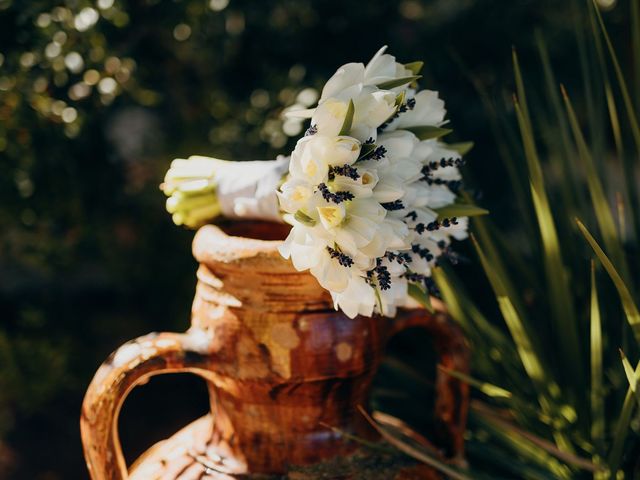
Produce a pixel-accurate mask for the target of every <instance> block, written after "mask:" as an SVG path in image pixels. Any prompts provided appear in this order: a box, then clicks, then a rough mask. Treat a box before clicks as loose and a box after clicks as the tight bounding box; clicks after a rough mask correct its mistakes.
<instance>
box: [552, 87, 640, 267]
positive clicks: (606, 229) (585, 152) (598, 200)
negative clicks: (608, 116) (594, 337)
mask: <svg viewBox="0 0 640 480" xmlns="http://www.w3.org/2000/svg"><path fill="white" fill-rule="evenodd" d="M562 96H563V98H564V102H565V106H566V108H567V114H568V115H569V123H570V125H571V129H572V130H573V135H574V137H575V140H576V144H577V145H578V153H579V156H580V160H581V162H582V164H583V166H584V169H585V173H586V177H587V185H588V186H589V193H590V194H591V203H592V205H593V209H594V211H595V214H596V220H597V222H598V228H599V229H600V233H601V234H602V237H603V239H604V245H605V248H606V249H607V251H609V252H610V254H611V255H612V257H613V261H614V264H615V265H616V266H618V268H621V269H622V273H623V277H624V278H625V279H628V278H629V274H628V272H627V271H626V270H627V261H626V256H625V253H624V250H623V249H622V245H621V243H620V239H619V238H618V230H617V229H616V224H615V221H614V219H613V213H611V209H610V208H609V202H608V201H607V198H606V196H605V194H604V189H603V187H602V183H601V182H600V176H599V175H598V172H597V171H596V168H595V166H594V163H593V158H592V157H591V153H590V152H589V147H587V143H586V141H585V139H584V136H583V135H582V131H581V130H580V125H579V123H578V118H577V117H576V114H575V111H574V110H573V105H572V104H571V100H570V99H569V95H567V91H566V90H565V89H564V87H562Z"/></svg>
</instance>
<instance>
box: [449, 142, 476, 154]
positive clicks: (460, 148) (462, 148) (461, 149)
mask: <svg viewBox="0 0 640 480" xmlns="http://www.w3.org/2000/svg"><path fill="white" fill-rule="evenodd" d="M473 145H474V143H473V142H460V143H450V144H448V145H447V148H448V149H449V150H453V151H454V152H456V153H459V154H460V155H466V154H467V153H469V151H470V150H471V149H472V148H473Z"/></svg>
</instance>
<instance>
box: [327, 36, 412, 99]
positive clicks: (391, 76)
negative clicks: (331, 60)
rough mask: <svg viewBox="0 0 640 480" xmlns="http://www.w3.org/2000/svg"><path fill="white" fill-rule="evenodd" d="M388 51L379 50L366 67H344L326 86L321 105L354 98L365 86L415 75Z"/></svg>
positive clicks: (347, 65) (358, 65)
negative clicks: (340, 99)
mask: <svg viewBox="0 0 640 480" xmlns="http://www.w3.org/2000/svg"><path fill="white" fill-rule="evenodd" d="M386 49H387V47H386V46H384V47H382V48H381V49H380V50H378V52H376V54H375V55H374V56H373V58H372V59H371V61H370V62H369V63H368V64H367V66H366V67H365V66H364V65H363V64H362V63H347V64H345V65H342V66H341V67H340V68H339V69H338V70H337V71H336V73H335V74H334V75H333V76H332V77H331V78H330V79H329V81H328V82H327V83H326V84H325V86H324V88H323V89H322V95H321V96H320V102H319V103H320V104H322V103H323V102H324V101H325V100H326V99H328V98H331V97H338V98H353V97H354V96H355V95H357V93H359V89H361V88H362V86H364V85H379V84H381V83H384V82H388V81H390V80H395V79H397V78H404V77H409V76H411V75H413V73H412V72H411V71H410V70H408V69H406V68H405V67H404V66H403V65H401V64H399V63H397V62H396V59H395V57H394V56H393V55H389V54H385V53H384V52H385V51H386Z"/></svg>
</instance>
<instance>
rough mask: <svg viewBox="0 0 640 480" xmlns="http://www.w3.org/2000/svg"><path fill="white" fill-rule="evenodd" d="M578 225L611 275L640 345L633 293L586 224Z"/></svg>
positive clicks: (638, 323) (638, 317)
mask: <svg viewBox="0 0 640 480" xmlns="http://www.w3.org/2000/svg"><path fill="white" fill-rule="evenodd" d="M576 223H577V224H578V228H579V229H580V232H582V235H583V236H584V238H585V239H586V240H587V242H588V243H589V245H591V248H592V249H593V251H594V252H595V254H596V255H597V257H598V259H599V260H600V263H602V266H603V267H604V269H605V270H606V271H607V273H608V274H609V277H611V280H612V281H613V284H614V286H615V287H616V290H617V291H618V295H619V296H620V301H621V302H622V308H623V309H624V313H625V315H626V316H627V321H628V322H629V325H630V326H631V330H632V331H633V335H634V337H635V339H636V341H637V342H638V344H639V345H640V312H639V311H638V307H637V306H636V304H635V302H634V301H633V298H632V297H631V293H630V292H629V289H628V288H627V285H626V284H625V283H624V280H623V279H622V277H621V276H620V274H619V273H618V272H617V270H616V269H615V267H614V266H613V264H612V263H611V260H609V257H607V255H606V254H605V253H604V252H603V251H602V248H600V245H598V242H596V240H595V239H594V238H593V236H592V235H591V233H589V230H587V227H585V226H584V224H583V223H582V222H581V221H580V220H578V219H576Z"/></svg>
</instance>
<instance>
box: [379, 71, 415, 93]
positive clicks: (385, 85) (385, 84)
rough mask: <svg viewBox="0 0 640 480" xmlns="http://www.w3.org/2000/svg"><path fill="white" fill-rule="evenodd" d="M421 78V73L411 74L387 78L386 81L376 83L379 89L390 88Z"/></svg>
mask: <svg viewBox="0 0 640 480" xmlns="http://www.w3.org/2000/svg"><path fill="white" fill-rule="evenodd" d="M420 78H422V75H411V76H410V77H402V78H394V79H393V80H389V81H387V82H382V83H379V84H378V85H376V86H377V87H378V88H379V89H380V90H390V89H392V88H396V87H401V86H402V85H406V84H407V83H411V82H415V81H416V80H418V79H420Z"/></svg>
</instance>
